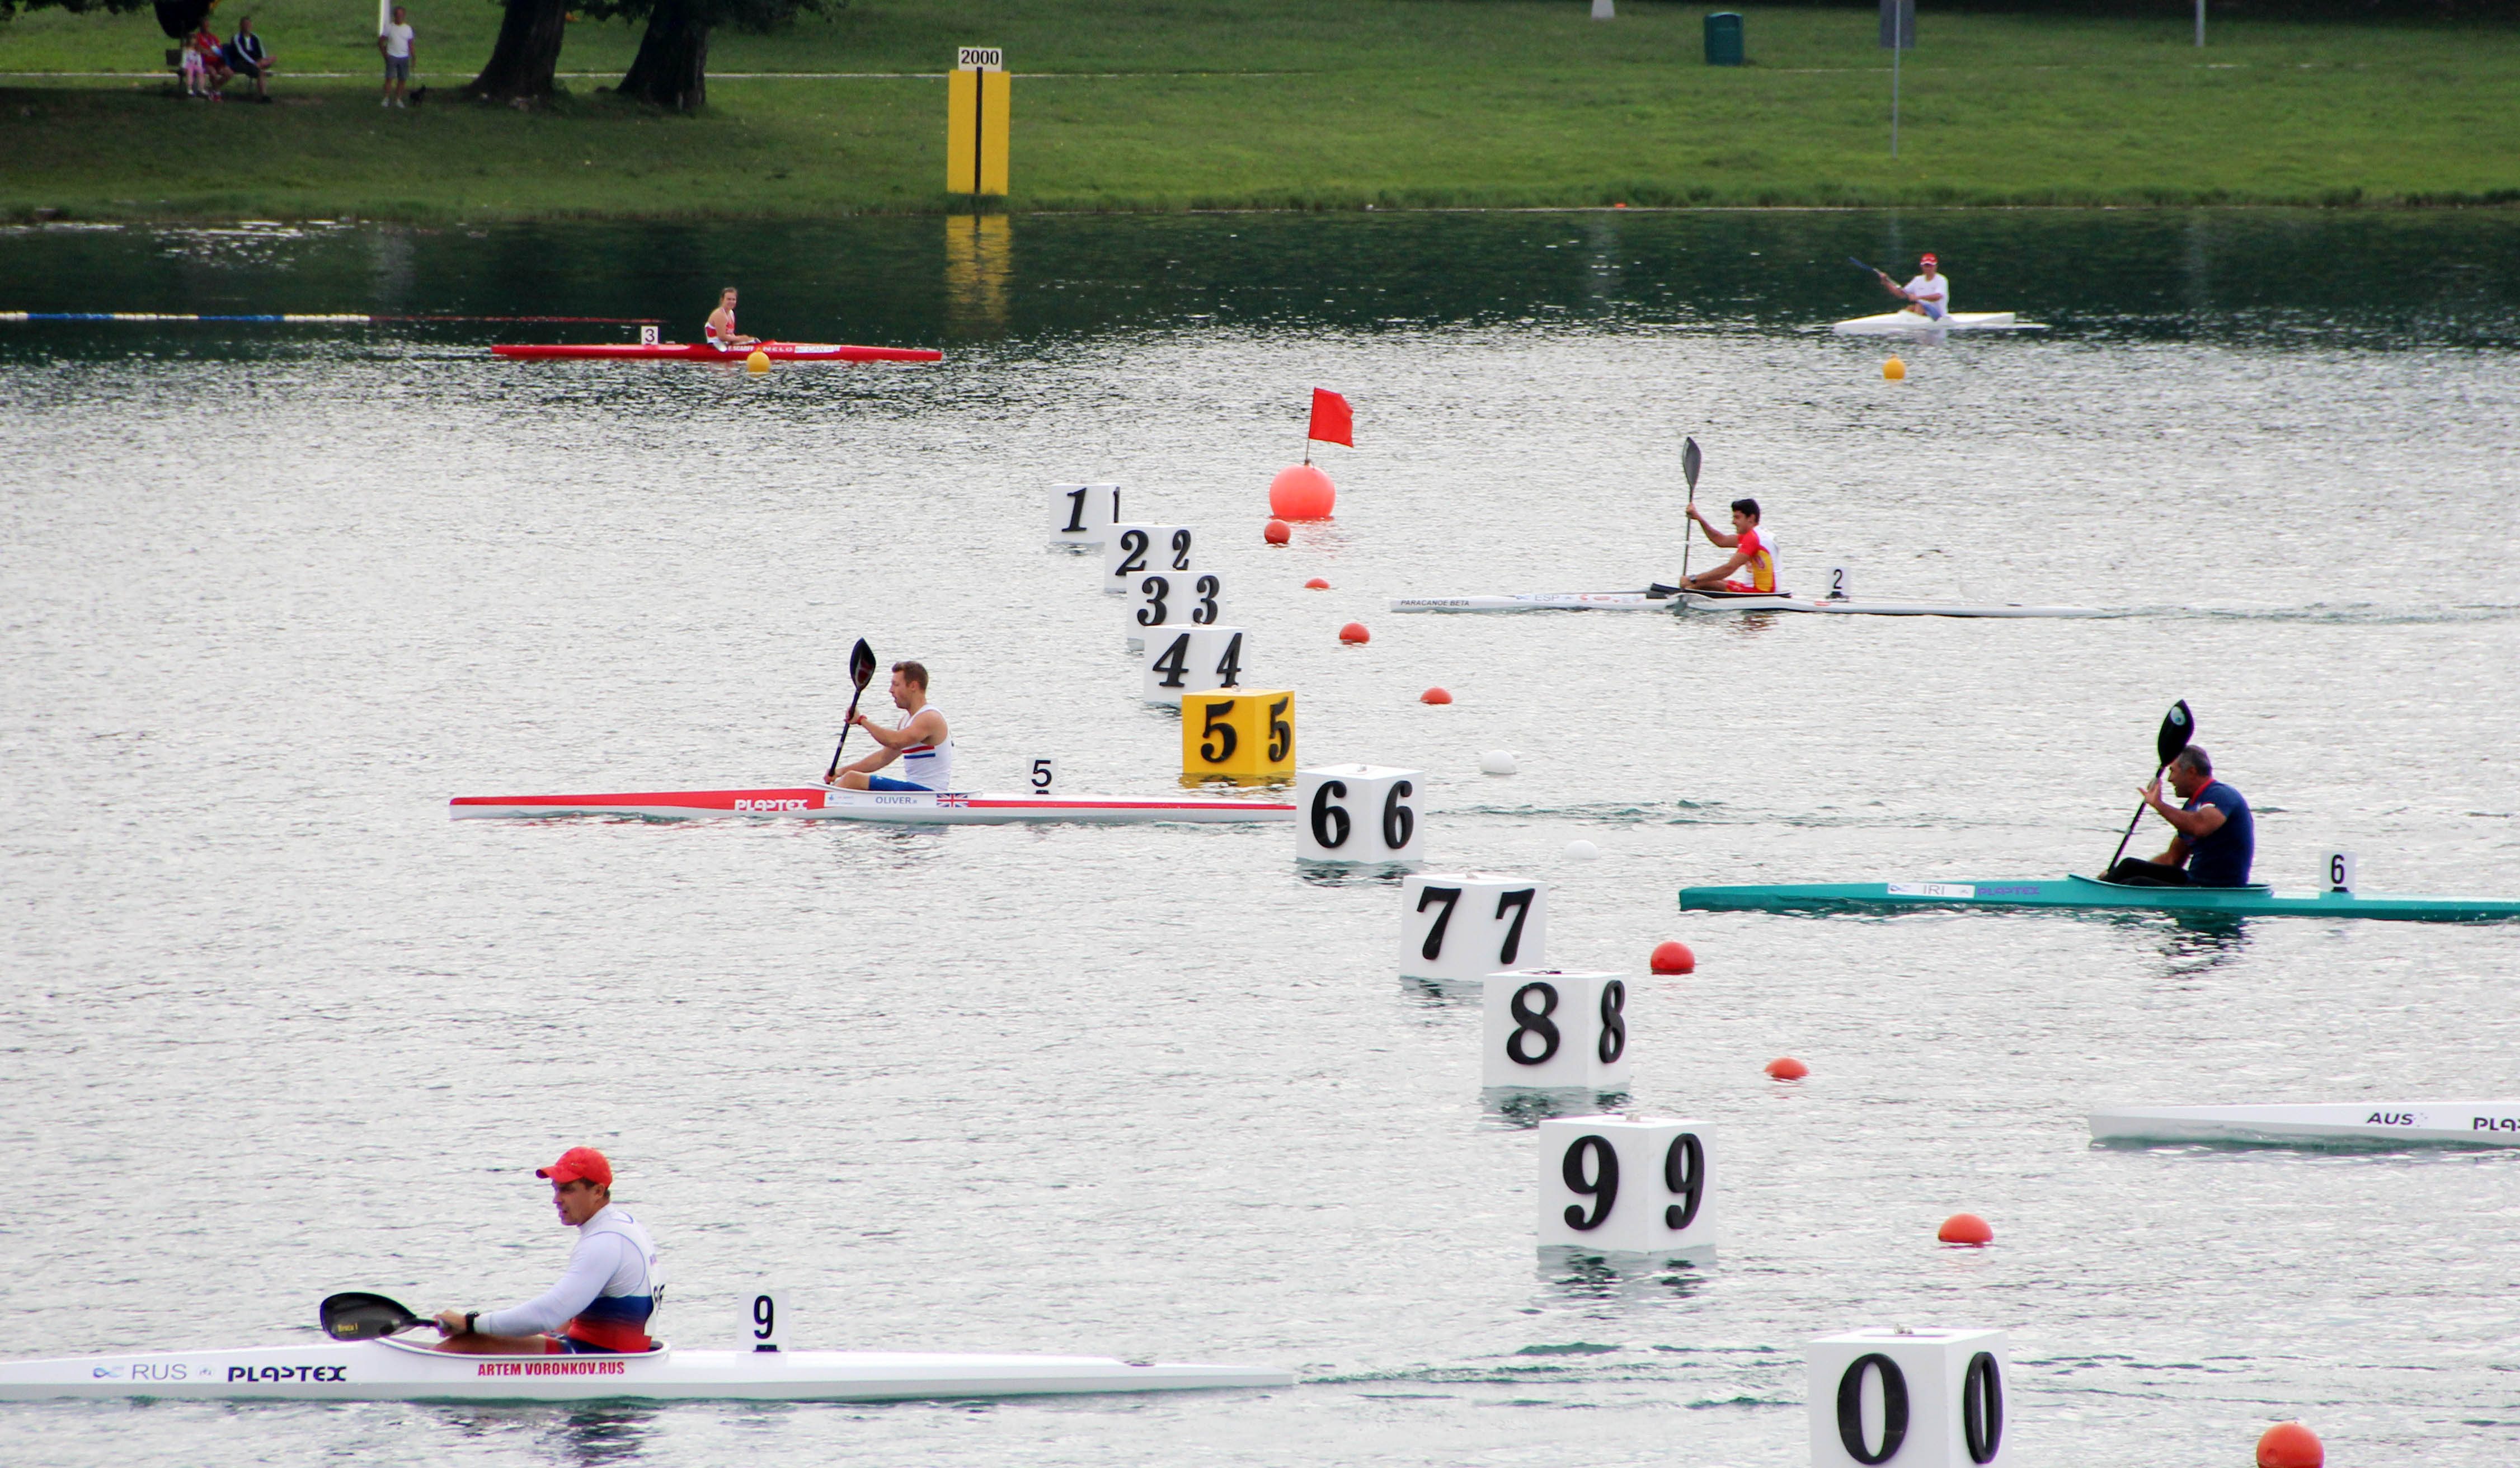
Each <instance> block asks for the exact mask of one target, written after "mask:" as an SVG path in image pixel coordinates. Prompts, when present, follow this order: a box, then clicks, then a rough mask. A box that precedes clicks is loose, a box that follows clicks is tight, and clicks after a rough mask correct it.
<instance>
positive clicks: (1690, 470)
mask: <svg viewBox="0 0 2520 1468" xmlns="http://www.w3.org/2000/svg"><path fill="white" fill-rule="evenodd" d="M1705 462H1706V456H1705V455H1703V454H1700V453H1699V452H1697V440H1696V439H1694V438H1684V439H1682V440H1681V443H1680V472H1681V476H1682V477H1683V478H1685V479H1687V480H1688V508H1689V509H1691V510H1695V509H1696V508H1697V469H1698V467H1699V466H1700V465H1702V464H1704V463H1705ZM1694 539H1695V537H1694V536H1692V535H1690V534H1689V532H1688V527H1687V526H1683V527H1682V528H1681V532H1680V587H1679V588H1675V589H1674V591H1673V595H1674V596H1678V595H1679V593H1680V591H1681V590H1682V589H1686V588H1687V587H1688V548H1689V544H1690V542H1691V541H1693V540H1694Z"/></svg>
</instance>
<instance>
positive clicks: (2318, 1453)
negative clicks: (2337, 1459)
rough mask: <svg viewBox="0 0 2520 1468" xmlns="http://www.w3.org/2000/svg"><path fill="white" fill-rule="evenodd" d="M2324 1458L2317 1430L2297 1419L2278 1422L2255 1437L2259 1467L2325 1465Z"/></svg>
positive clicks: (2276, 1467)
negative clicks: (2264, 1432)
mask: <svg viewBox="0 0 2520 1468" xmlns="http://www.w3.org/2000/svg"><path fill="white" fill-rule="evenodd" d="M2326 1462H2327V1449H2326V1448H2325V1447H2323V1446H2319V1442H2318V1434H2317V1433H2315V1432H2312V1431H2311V1430H2310V1429H2309V1428H2306V1427H2304V1426H2302V1425H2301V1424H2300V1423H2298V1422H2278V1423H2276V1424H2275V1425H2274V1426H2273V1427H2270V1428H2268V1429H2267V1432H2266V1436H2265V1437H2262V1438H2260V1439H2258V1468H2325V1464H2326Z"/></svg>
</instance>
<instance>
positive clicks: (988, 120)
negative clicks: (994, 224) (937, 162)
mask: <svg viewBox="0 0 2520 1468" xmlns="http://www.w3.org/2000/svg"><path fill="white" fill-rule="evenodd" d="M1011 85H1012V78H1010V77H1009V76H1008V75H1007V54H1006V53H1005V52H1003V51H1001V50H999V49H998V48H997V47H995V46H959V47H956V48H955V51H954V69H953V71H952V72H951V73H949V74H948V75H947V76H946V78H945V192H946V193H948V194H968V195H971V196H972V197H974V198H980V197H983V196H992V197H995V198H999V199H1004V198H1006V195H1007V118H1008V116H1009V96H1008V88H1009V87H1010V86H1011Z"/></svg>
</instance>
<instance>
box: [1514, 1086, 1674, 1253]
mask: <svg viewBox="0 0 2520 1468" xmlns="http://www.w3.org/2000/svg"><path fill="white" fill-rule="evenodd" d="M1540 1243H1541V1247H1542V1248H1551V1247H1564V1248H1576V1249H1598V1250H1599V1251H1601V1252H1603V1253H1606V1254H1664V1255H1673V1254H1686V1255H1688V1256H1689V1257H1691V1258H1703V1259H1712V1258H1714V1256H1715V1131H1714V1129H1713V1128H1712V1127H1710V1126H1708V1125H1707V1124H1706V1123H1704V1122H1693V1121H1644V1120H1635V1119H1631V1118H1628V1117H1621V1116H1576V1117H1561V1118H1558V1119H1556V1120H1553V1121H1546V1122H1542V1123H1541V1124H1540Z"/></svg>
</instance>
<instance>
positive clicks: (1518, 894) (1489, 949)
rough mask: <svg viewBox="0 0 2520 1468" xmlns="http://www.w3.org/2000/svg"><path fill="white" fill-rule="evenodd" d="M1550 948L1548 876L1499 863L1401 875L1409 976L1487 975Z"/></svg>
mask: <svg viewBox="0 0 2520 1468" xmlns="http://www.w3.org/2000/svg"><path fill="white" fill-rule="evenodd" d="M1301 814H1302V813H1301V812H1300V811H1299V812H1298V815H1301ZM1548 956H1549V884H1548V883H1547V882H1534V881H1526V880H1524V879H1522V878H1520V877H1510V876H1504V875H1500V874H1499V873H1497V872H1493V871H1469V872H1458V873H1434V872H1421V873H1418V874H1414V875H1411V876H1406V877H1403V878H1401V881H1400V976H1401V977H1402V978H1404V979H1479V978H1485V977H1486V976H1487V975H1489V974H1492V973H1497V972H1500V971H1502V970H1504V969H1508V968H1528V967H1530V966H1531V965H1533V964H1535V963H1538V962H1540V961H1542V960H1543V959H1545V958H1547V957H1548Z"/></svg>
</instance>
